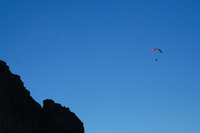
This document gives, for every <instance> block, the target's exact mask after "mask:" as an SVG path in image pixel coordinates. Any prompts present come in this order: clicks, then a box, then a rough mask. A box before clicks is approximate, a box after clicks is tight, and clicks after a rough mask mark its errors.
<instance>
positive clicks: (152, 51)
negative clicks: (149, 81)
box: [152, 48, 162, 61]
mask: <svg viewBox="0 0 200 133" xmlns="http://www.w3.org/2000/svg"><path fill="white" fill-rule="evenodd" d="M155 50H158V51H159V52H160V53H162V50H160V49H159V48H153V49H152V52H153V51H155ZM155 61H158V59H155Z"/></svg>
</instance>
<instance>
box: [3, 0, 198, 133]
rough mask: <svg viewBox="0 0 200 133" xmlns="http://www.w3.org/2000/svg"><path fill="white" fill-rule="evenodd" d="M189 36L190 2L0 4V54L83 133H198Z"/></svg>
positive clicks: (192, 33)
mask: <svg viewBox="0 0 200 133" xmlns="http://www.w3.org/2000/svg"><path fill="white" fill-rule="evenodd" d="M199 42H200V1H199V0H57V1H55V0H46V1H44V0H43V1H41V0H17V1H16V0H1V1H0V59H1V60H4V61H6V62H7V64H8V65H9V66H10V69H11V71H12V72H13V73H15V74H18V75H20V76H21V79H22V81H23V82H24V85H25V87H26V88H27V89H28V90H29V91H30V92H31V96H32V97H33V98H34V99H35V100H36V101H37V102H39V103H40V104H41V105H42V101H43V100H44V99H47V98H51V99H53V100H54V101H55V102H57V103H61V104H62V105H63V106H66V107H69V108H70V110H71V111H72V112H74V113H76V115H77V116H78V117H79V118H80V119H81V120H82V121H83V123H84V127H85V132H86V133H200V106H199V104H200V96H199V94H200V43H199ZM155 47H157V48H160V49H161V50H162V51H163V54H161V53H159V52H158V51H154V52H152V51H151V49H152V48H155ZM156 58H157V59H158V61H157V62H156V61H155V59H156Z"/></svg>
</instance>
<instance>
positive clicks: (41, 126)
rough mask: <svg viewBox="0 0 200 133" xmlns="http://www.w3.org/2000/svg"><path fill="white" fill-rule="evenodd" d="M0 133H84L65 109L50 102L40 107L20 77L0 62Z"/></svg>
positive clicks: (81, 125)
mask: <svg viewBox="0 0 200 133" xmlns="http://www.w3.org/2000/svg"><path fill="white" fill-rule="evenodd" d="M0 133H84V127H83V123H82V122H81V120H80V119H79V118H78V117H77V116H76V115H75V114H74V113H72V112H71V111H70V110H69V108H66V107H62V106H61V105H60V104H57V103H54V101H53V100H51V99H47V100H44V101H43V108H42V107H41V106H40V104H38V103H37V102H36V101H35V100H34V99H33V98H32V97H31V96H30V92H29V91H28V90H26V88H25V87H24V85H23V82H22V81H21V79H20V76H18V75H15V74H12V73H11V72H10V70H9V67H8V66H7V65H6V63H5V62H4V61H0Z"/></svg>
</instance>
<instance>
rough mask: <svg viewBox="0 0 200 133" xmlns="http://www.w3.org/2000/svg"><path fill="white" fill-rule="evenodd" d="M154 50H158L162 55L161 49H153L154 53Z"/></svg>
mask: <svg viewBox="0 0 200 133" xmlns="http://www.w3.org/2000/svg"><path fill="white" fill-rule="evenodd" d="M154 50H158V51H160V52H161V53H162V51H161V50H160V49H158V48H153V49H152V51H154Z"/></svg>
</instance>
